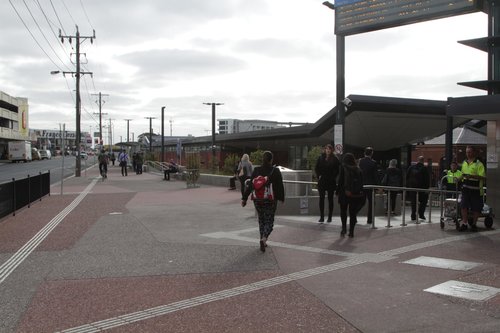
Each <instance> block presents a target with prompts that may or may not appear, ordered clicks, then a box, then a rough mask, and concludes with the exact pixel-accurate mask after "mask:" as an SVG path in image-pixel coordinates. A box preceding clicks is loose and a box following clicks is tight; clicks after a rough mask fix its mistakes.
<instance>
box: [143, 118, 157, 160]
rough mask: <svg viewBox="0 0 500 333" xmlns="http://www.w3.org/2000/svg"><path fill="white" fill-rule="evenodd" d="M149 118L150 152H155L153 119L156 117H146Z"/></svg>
mask: <svg viewBox="0 0 500 333" xmlns="http://www.w3.org/2000/svg"><path fill="white" fill-rule="evenodd" d="M144 118H145V119H149V153H153V119H156V117H144Z"/></svg>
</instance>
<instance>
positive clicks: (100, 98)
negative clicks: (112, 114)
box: [92, 93, 109, 145]
mask: <svg viewBox="0 0 500 333" xmlns="http://www.w3.org/2000/svg"><path fill="white" fill-rule="evenodd" d="M92 96H99V101H96V103H97V105H99V144H100V145H102V144H103V141H102V116H106V115H107V113H102V105H103V104H104V103H106V102H105V101H103V100H102V96H109V95H103V94H101V93H99V94H92ZM94 114H96V113H94Z"/></svg>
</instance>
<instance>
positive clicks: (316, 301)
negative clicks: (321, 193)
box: [0, 167, 500, 333]
mask: <svg viewBox="0 0 500 333" xmlns="http://www.w3.org/2000/svg"><path fill="white" fill-rule="evenodd" d="M63 185H64V186H63V195H60V185H59V184H58V185H55V186H54V187H53V188H52V191H51V192H52V195H51V196H50V197H45V198H43V200H42V201H40V202H36V203H34V204H33V205H32V206H31V208H29V209H28V208H26V209H23V210H21V211H19V212H18V213H17V214H16V216H9V217H6V218H4V219H2V220H0V264H1V265H2V266H0V299H1V302H0V318H2V320H1V321H0V332H37V333H40V332H58V331H61V332H100V331H104V330H106V331H109V332H499V331H500V269H499V267H500V255H499V253H500V229H498V230H496V229H493V230H486V229H485V228H484V227H483V226H482V225H480V232H478V233H470V232H467V233H458V232H457V231H455V229H454V228H453V227H452V226H450V227H448V226H447V227H446V228H445V229H444V230H441V229H440V227H439V223H438V220H437V219H435V220H434V221H435V223H432V224H430V223H422V224H419V225H415V224H410V225H408V226H407V227H401V226H400V225H399V223H397V219H396V220H393V221H392V224H393V225H394V227H393V228H385V227H383V226H384V225H385V223H386V222H385V220H383V219H378V220H377V221H376V225H378V226H379V228H377V229H372V228H371V227H369V226H367V225H365V224H363V223H360V224H359V225H358V226H357V229H356V232H355V237H354V238H352V239H350V238H341V237H340V236H339V233H340V227H339V224H340V223H339V221H338V217H334V221H333V223H331V224H326V223H325V224H318V223H316V222H315V221H316V218H315V217H307V216H278V217H277V220H276V226H275V230H274V232H273V234H272V236H271V239H270V242H269V247H268V248H267V251H266V252H265V253H262V252H260V251H259V247H258V229H257V223H256V219H255V213H254V210H253V208H252V205H248V206H247V207H245V208H242V207H241V206H240V202H239V196H238V192H237V191H228V190H227V189H226V188H221V187H210V186H204V185H202V186H201V187H199V188H194V189H186V186H185V183H183V182H180V181H173V180H172V181H170V182H167V181H163V180H162V178H161V176H160V175H154V174H148V173H144V174H142V175H135V174H131V173H129V176H128V177H122V176H121V175H120V172H119V168H118V167H114V168H113V167H111V168H110V172H109V177H108V179H107V180H105V181H104V182H102V181H101V180H100V178H99V177H97V170H96V168H92V169H89V170H88V171H87V177H80V178H71V179H69V180H67V181H65V183H64V184H63ZM360 220H361V221H364V220H365V219H364V218H363V217H361V219H360ZM494 227H495V228H498V224H497V222H495V225H494ZM450 294H451V295H450Z"/></svg>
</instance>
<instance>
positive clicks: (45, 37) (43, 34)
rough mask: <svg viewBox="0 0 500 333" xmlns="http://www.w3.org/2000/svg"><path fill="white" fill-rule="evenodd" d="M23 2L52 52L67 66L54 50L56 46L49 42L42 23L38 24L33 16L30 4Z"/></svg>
mask: <svg viewBox="0 0 500 333" xmlns="http://www.w3.org/2000/svg"><path fill="white" fill-rule="evenodd" d="M23 3H24V6H25V7H26V10H27V11H28V13H29V14H30V16H31V18H32V19H33V22H34V23H35V25H36V26H37V28H38V30H39V31H40V33H41V34H42V36H43V38H44V39H45V41H46V42H47V44H48V45H49V47H50V49H51V50H52V52H54V55H55V56H56V58H57V59H59V61H60V62H61V63H62V64H63V65H64V66H66V64H65V63H64V61H63V60H62V59H61V58H60V57H59V55H58V54H57V52H56V50H54V48H53V47H52V44H51V43H50V42H49V40H48V39H47V36H45V33H44V32H43V30H42V28H41V27H40V25H39V24H38V22H37V20H36V18H35V16H33V13H32V12H31V9H30V8H29V6H28V4H27V3H26V1H25V0H23Z"/></svg>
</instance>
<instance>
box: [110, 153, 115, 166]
mask: <svg viewBox="0 0 500 333" xmlns="http://www.w3.org/2000/svg"><path fill="white" fill-rule="evenodd" d="M115 161H116V156H115V153H114V152H111V163H113V166H115Z"/></svg>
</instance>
